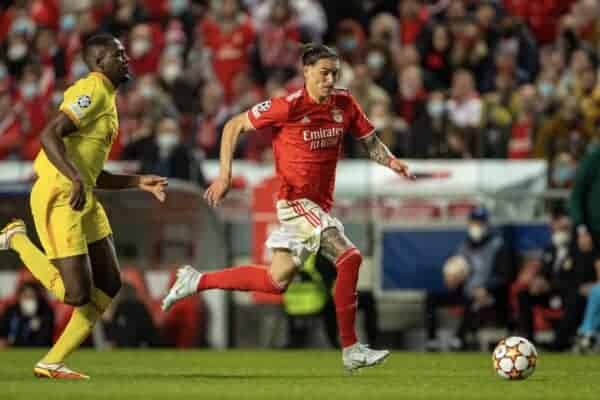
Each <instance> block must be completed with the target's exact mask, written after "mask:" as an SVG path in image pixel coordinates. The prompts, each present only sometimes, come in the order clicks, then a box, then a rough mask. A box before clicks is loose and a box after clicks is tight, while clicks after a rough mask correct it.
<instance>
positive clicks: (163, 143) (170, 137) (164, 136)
mask: <svg viewBox="0 0 600 400" xmlns="http://www.w3.org/2000/svg"><path fill="white" fill-rule="evenodd" d="M156 144H157V145H158V148H159V149H160V151H161V152H169V151H171V150H173V149H174V148H175V147H176V146H177V145H178V144H179V135H178V134H177V133H176V132H162V133H158V134H157V135H156Z"/></svg>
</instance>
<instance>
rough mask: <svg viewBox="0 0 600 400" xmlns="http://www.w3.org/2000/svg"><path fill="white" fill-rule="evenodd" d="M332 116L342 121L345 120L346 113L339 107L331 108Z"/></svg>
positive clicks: (336, 120)
mask: <svg viewBox="0 0 600 400" xmlns="http://www.w3.org/2000/svg"><path fill="white" fill-rule="evenodd" d="M331 118H333V120H334V121H335V122H337V123H341V122H342V121H343V120H344V114H343V113H342V110H340V109H339V108H334V109H333V110H331Z"/></svg>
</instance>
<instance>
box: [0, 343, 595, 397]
mask: <svg viewBox="0 0 600 400" xmlns="http://www.w3.org/2000/svg"><path fill="white" fill-rule="evenodd" d="M42 353H43V351H42V350H4V351H0V399H2V400H11V399H27V400H42V399H44V400H45V399H61V400H63V399H65V400H69V399H77V400H80V399H81V400H83V399H145V400H147V399H160V400H170V399H194V400H200V399H202V400H204V399H236V400H243V399H261V400H262V399H276V400H287V399H302V400H310V399H325V400H336V399H343V400H351V399H360V400H365V399H394V400H397V399H485V400H493V399H502V400H515V399H528V400H529V399H544V400H548V399H574V400H583V399H599V398H600V397H599V396H600V357H598V356H589V357H577V356H573V355H570V354H563V355H557V354H540V358H539V360H538V361H539V364H538V368H537V370H536V372H535V374H534V375H533V376H532V377H531V378H529V379H528V380H526V381H513V382H510V381H503V380H501V379H499V378H497V377H496V376H495V374H494V372H493V370H492V367H491V356H490V355H489V354H487V353H464V354H463V353H461V354H454V353H444V354H423V353H407V352H401V351H396V352H393V353H392V356H391V357H390V358H389V359H388V361H387V362H386V363H385V364H384V365H381V366H378V367H375V368H370V369H365V370H362V371H361V372H360V373H358V374H354V375H352V376H350V375H348V374H346V373H345V372H344V371H343V370H342V368H341V361H340V353H339V352H335V351H311V350H306V351H239V350H235V351H196V350H194V351H181V350H180V351H175V350H172V351H171V350H160V351H153V350H138V351H110V352H94V351H91V350H80V351H78V352H76V353H75V354H74V355H73V356H71V358H70V359H69V361H70V362H69V364H68V365H69V366H71V367H72V368H74V369H79V370H81V371H82V372H85V373H87V374H89V375H91V377H92V379H91V380H90V381H84V382H72V381H70V382H67V381H49V380H42V379H35V378H34V377H33V375H32V366H33V364H34V362H35V361H36V360H37V359H38V358H39V357H41V356H42Z"/></svg>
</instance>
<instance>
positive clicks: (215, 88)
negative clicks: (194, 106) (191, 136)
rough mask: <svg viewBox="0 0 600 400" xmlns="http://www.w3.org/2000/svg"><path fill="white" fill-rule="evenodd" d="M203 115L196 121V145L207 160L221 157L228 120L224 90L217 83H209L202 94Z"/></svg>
mask: <svg viewBox="0 0 600 400" xmlns="http://www.w3.org/2000/svg"><path fill="white" fill-rule="evenodd" d="M200 96H201V99H200V107H201V108H202V113H201V114H200V116H199V117H198V119H197V120H196V128H195V132H196V134H195V136H196V137H195V143H196V146H198V148H199V149H200V150H202V152H203V153H204V157H205V158H217V157H219V146H220V144H221V131H222V129H223V124H224V123H225V120H226V118H227V117H228V116H229V113H228V111H227V108H226V107H224V106H223V89H222V88H221V86H220V85H219V84H218V83H216V82H209V83H207V84H206V85H205V86H204V88H202V90H201V92H200Z"/></svg>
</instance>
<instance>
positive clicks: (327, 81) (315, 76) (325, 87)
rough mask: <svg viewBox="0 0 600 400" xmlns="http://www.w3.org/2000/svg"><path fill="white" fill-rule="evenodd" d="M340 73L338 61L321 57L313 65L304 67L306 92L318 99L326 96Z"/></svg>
mask: <svg viewBox="0 0 600 400" xmlns="http://www.w3.org/2000/svg"><path fill="white" fill-rule="evenodd" d="M339 74H340V61H339V60H338V59H335V58H322V59H320V60H319V61H317V62H316V63H315V64H313V65H307V66H306V67H304V80H305V81H306V87H307V89H308V92H309V93H310V94H311V95H312V96H315V97H317V98H319V99H324V98H326V97H328V96H329V95H330V94H331V92H332V91H333V88H334V87H335V83H336V82H337V80H338V77H339Z"/></svg>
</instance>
